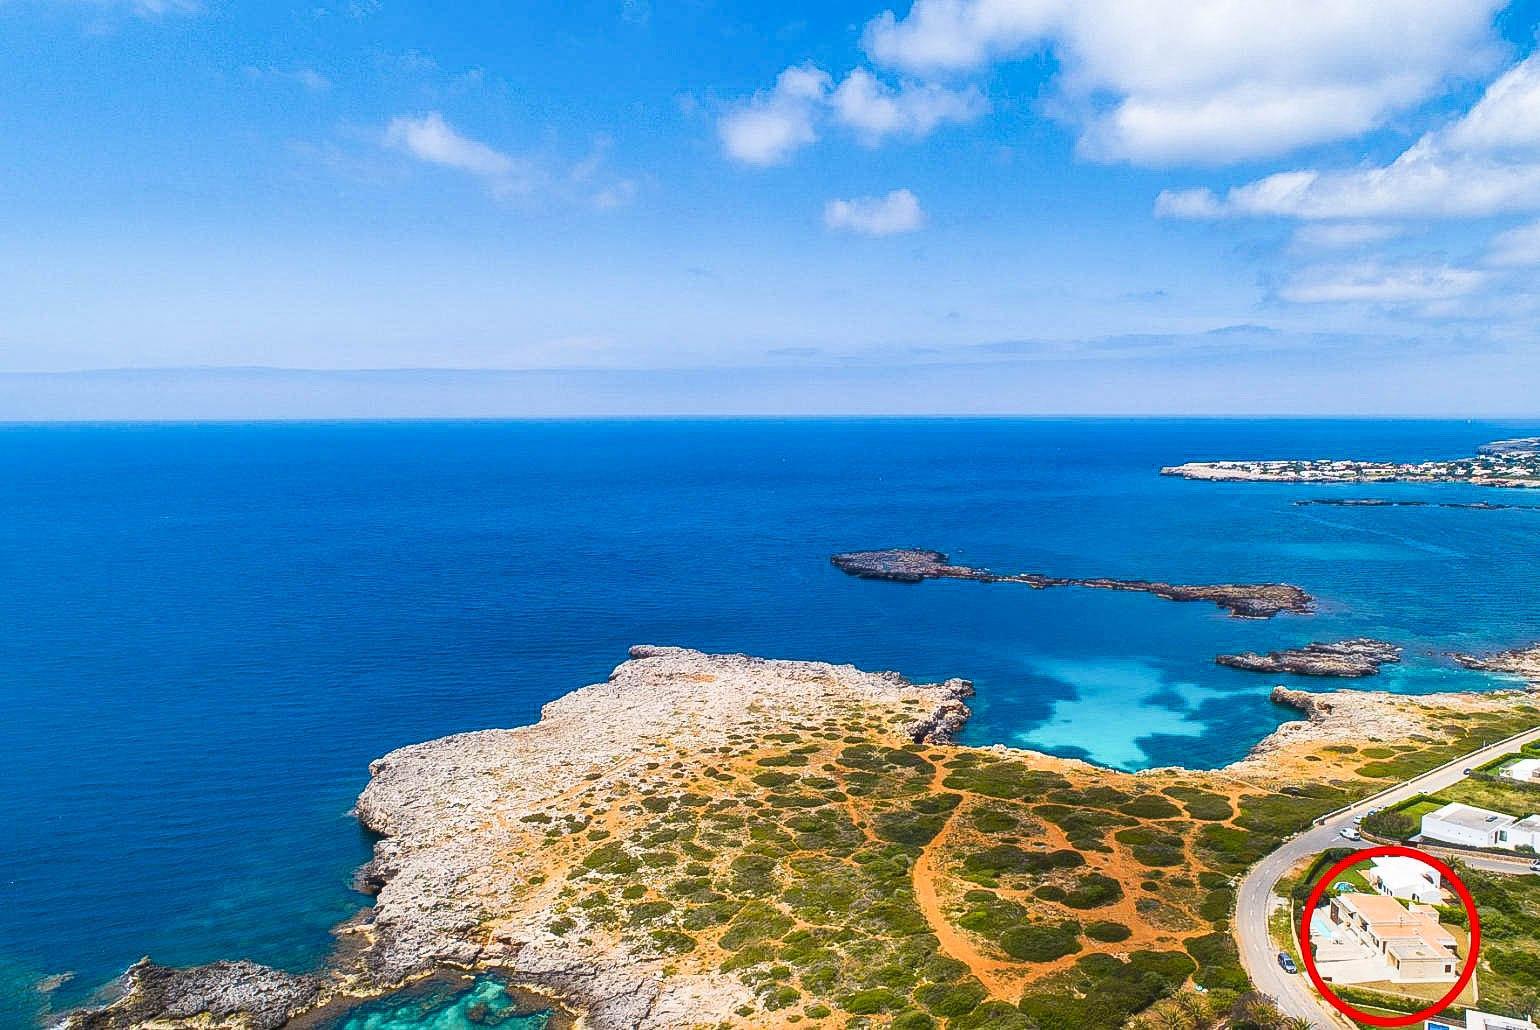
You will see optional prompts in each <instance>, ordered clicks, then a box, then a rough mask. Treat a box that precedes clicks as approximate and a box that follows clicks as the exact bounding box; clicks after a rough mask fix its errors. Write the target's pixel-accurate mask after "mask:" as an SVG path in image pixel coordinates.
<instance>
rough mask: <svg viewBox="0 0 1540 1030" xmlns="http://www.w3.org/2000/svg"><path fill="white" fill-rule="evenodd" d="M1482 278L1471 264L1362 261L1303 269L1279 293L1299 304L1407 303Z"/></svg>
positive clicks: (1464, 290)
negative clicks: (1390, 263)
mask: <svg viewBox="0 0 1540 1030" xmlns="http://www.w3.org/2000/svg"><path fill="white" fill-rule="evenodd" d="M1485 281H1486V275H1485V273H1483V272H1480V271H1477V270H1475V269H1470V268H1455V267H1452V266H1449V265H1392V266H1385V265H1381V264H1379V263H1377V262H1364V263H1361V264H1354V265H1337V266H1328V267H1321V268H1310V269H1306V270H1305V271H1303V272H1301V273H1299V274H1298V275H1296V276H1295V277H1294V278H1293V279H1292V280H1290V282H1289V283H1288V284H1287V285H1286V286H1285V287H1284V288H1283V290H1282V295H1283V297H1284V298H1285V299H1286V300H1291V301H1294V302H1296V303H1300V304H1330V303H1354V302H1358V303H1363V302H1367V303H1373V304H1408V303H1414V302H1419V301H1442V300H1452V299H1454V298H1456V297H1463V296H1465V295H1467V294H1470V293H1473V292H1475V291H1476V290H1478V289H1480V287H1481V286H1482V285H1483V284H1484V283H1485Z"/></svg>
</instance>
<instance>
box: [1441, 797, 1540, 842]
mask: <svg viewBox="0 0 1540 1030" xmlns="http://www.w3.org/2000/svg"><path fill="white" fill-rule="evenodd" d="M1516 822H1518V820H1517V819H1515V818H1514V817H1513V816H1511V815H1503V814H1502V813H1501V812H1489V811H1487V810H1486V809H1485V808H1475V807H1473V806H1471V805H1463V804H1461V803H1460V802H1458V801H1451V802H1450V803H1449V804H1447V805H1445V806H1444V807H1443V808H1439V809H1435V810H1434V811H1432V812H1429V813H1428V814H1427V815H1425V816H1423V817H1422V835H1423V836H1424V837H1427V838H1429V839H1431V840H1441V841H1444V842H1446V843H1449V844H1463V845H1465V846H1466V847H1470V848H1506V847H1508V846H1509V844H1508V828H1509V827H1510V826H1512V825H1513V824H1514V823H1516Z"/></svg>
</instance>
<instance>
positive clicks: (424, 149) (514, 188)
mask: <svg viewBox="0 0 1540 1030" xmlns="http://www.w3.org/2000/svg"><path fill="white" fill-rule="evenodd" d="M384 142H385V144H386V145H387V146H389V147H393V148H395V149H397V150H401V151H403V152H405V153H407V154H410V155H411V156H412V157H415V158H417V159H418V160H419V161H424V162H426V163H428V164H433V165H438V166H440V167H443V168H452V169H454V170H456V171H460V172H465V173H466V174H467V175H472V176H475V177H476V178H478V179H481V180H482V181H483V182H485V183H486V185H487V188H488V189H490V190H491V191H492V192H493V193H494V194H496V195H499V196H501V195H507V194H511V193H522V192H527V191H528V190H529V189H530V187H531V185H532V179H533V177H534V176H533V169H532V168H531V167H530V165H529V164H528V162H526V161H523V160H520V159H517V158H514V157H511V156H510V155H508V154H505V153H503V152H502V151H500V150H496V149H494V148H492V147H490V146H488V145H487V144H485V143H482V142H480V141H479V140H474V139H471V138H470V137H468V136H465V135H463V134H461V133H460V132H459V131H458V130H456V129H455V128H454V127H453V126H452V125H450V124H449V123H448V122H447V121H445V120H444V116H443V115H442V114H440V113H439V112H437V111H431V112H429V113H428V114H425V115H416V116H413V115H403V116H401V117H399V118H395V119H393V120H392V121H391V123H390V125H389V126H387V127H386V129H385V135H384Z"/></svg>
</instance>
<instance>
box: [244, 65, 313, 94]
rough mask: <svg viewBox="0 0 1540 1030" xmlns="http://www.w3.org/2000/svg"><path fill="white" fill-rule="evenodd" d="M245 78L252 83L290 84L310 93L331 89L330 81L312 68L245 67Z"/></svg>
mask: <svg viewBox="0 0 1540 1030" xmlns="http://www.w3.org/2000/svg"><path fill="white" fill-rule="evenodd" d="M245 71H246V77H247V78H248V79H251V80H252V81H253V82H290V83H294V84H296V85H299V86H303V87H304V88H305V89H307V90H309V91H310V92H312V93H324V92H325V91H326V90H329V89H331V88H332V80H331V79H328V78H327V77H326V76H325V75H322V74H321V73H320V72H318V71H316V70H315V69H314V68H287V69H286V68H258V67H255V66H247V68H246V69H245Z"/></svg>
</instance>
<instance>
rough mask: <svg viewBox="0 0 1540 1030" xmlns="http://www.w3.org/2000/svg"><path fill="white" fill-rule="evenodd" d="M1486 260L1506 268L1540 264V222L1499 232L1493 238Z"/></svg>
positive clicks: (1490, 263) (1488, 262)
mask: <svg viewBox="0 0 1540 1030" xmlns="http://www.w3.org/2000/svg"><path fill="white" fill-rule="evenodd" d="M1486 262H1487V264H1489V265H1497V266H1500V267H1506V268H1524V267H1531V266H1535V265H1540V222H1531V223H1530V224H1528V225H1521V226H1519V227H1518V228H1515V229H1509V230H1508V231H1506V232H1502V233H1499V234H1498V235H1497V236H1496V237H1494V238H1493V240H1492V246H1491V248H1490V250H1488V252H1487V256H1486Z"/></svg>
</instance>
